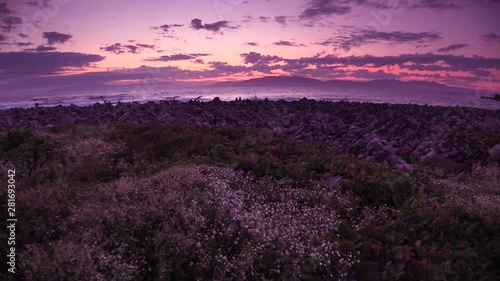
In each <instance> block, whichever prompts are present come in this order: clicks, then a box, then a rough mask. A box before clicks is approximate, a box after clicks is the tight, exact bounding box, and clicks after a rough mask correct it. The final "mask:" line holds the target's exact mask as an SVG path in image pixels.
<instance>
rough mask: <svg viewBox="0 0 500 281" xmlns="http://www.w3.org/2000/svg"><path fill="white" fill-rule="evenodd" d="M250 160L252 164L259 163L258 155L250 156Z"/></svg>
mask: <svg viewBox="0 0 500 281" xmlns="http://www.w3.org/2000/svg"><path fill="white" fill-rule="evenodd" d="M250 162H251V163H252V164H254V165H257V164H259V157H257V156H252V158H250Z"/></svg>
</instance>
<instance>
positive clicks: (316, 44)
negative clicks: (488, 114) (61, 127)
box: [0, 0, 500, 91]
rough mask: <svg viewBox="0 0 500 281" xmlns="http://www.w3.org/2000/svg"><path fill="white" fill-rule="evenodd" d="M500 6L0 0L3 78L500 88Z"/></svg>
mask: <svg viewBox="0 0 500 281" xmlns="http://www.w3.org/2000/svg"><path fill="white" fill-rule="evenodd" d="M499 12H500V1H497V0H481V1H465V0H454V1H453V0H449V1H434V0H418V1H406V0H391V1H381V0H363V1H360V0H353V1H351V0H292V1H278V0H254V1H252V0H248V1H242V0H241V1H240V0H209V1H195V0H190V1H180V0H175V1H166V0H155V1H147V2H144V1H132V0H121V1H118V0H110V1H97V0H89V1H76V0H22V1H13V0H12V1H11V0H0V16H1V23H0V24H1V29H0V32H1V33H0V85H2V86H1V87H2V88H4V89H7V90H16V89H23V88H30V87H31V88H37V87H42V86H43V87H47V86H51V85H52V86H54V87H55V86H61V85H66V84H68V85H69V84H74V83H77V82H75V81H83V80H85V83H89V84H96V83H103V84H110V83H111V84H114V83H120V81H136V82H137V81H141V80H142V79H146V78H147V77H155V78H158V79H162V80H165V81H178V82H181V81H191V82H192V81H226V80H244V79H250V78H256V77H263V76H278V75H286V76H303V77H310V78H316V79H320V80H335V79H338V80H352V81H368V80H373V79H397V80H401V81H411V80H419V81H431V82H437V83H442V84H446V85H448V86H456V87H466V88H471V89H477V88H478V87H479V88H487V89H490V90H494V91H500V74H499V73H500V53H499V50H500V17H499V16H498V15H499ZM68 74H70V75H68ZM82 77H83V78H82ZM78 83H80V82H78Z"/></svg>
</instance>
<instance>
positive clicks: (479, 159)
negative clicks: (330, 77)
mask: <svg viewBox="0 0 500 281" xmlns="http://www.w3.org/2000/svg"><path fill="white" fill-rule="evenodd" d="M155 122H159V123H173V122H186V123H189V124H199V125H209V126H226V125H229V126H236V127H247V128H263V129H268V130H272V131H274V132H276V133H278V134H283V135H286V136H289V137H291V138H292V139H295V140H299V141H309V142H324V143H325V144H327V145H328V146H331V147H335V148H337V149H340V150H342V151H344V152H348V153H351V154H354V155H356V157H357V158H359V159H362V160H368V161H376V162H386V163H388V164H389V165H390V166H393V167H400V168H403V169H411V168H412V167H411V165H409V164H408V162H409V161H407V160H408V158H409V157H413V158H416V159H419V160H422V161H423V162H429V164H431V165H432V164H433V163H434V164H436V165H439V166H445V167H447V168H449V169H451V170H453V171H470V170H471V169H472V170H474V169H476V168H477V167H480V166H484V165H487V164H489V163H490V162H495V161H497V160H498V159H496V158H495V156H494V155H496V154H498V153H497V152H496V150H498V149H500V147H499V146H496V147H495V150H494V151H492V149H493V147H494V146H495V145H496V143H495V139H494V140H489V139H488V138H491V136H493V138H494V136H495V135H500V110H486V109H478V108H466V107H443V106H426V105H414V104H383V103H358V102H327V101H315V100H308V99H301V100H298V101H268V100H256V101H252V100H243V101H232V102H223V101H220V100H219V99H217V98H216V99H214V100H213V101H210V102H179V101H161V102H147V103H144V104H141V103H137V102H132V103H118V104H116V105H111V104H110V103H96V104H94V105H91V106H84V107H79V106H74V105H71V106H56V107H50V108H47V107H33V108H28V109H20V108H12V109H7V110H2V111H0V127H4V128H52V127H56V126H62V125H63V126H64V125H73V124H105V123H133V124H148V123H155Z"/></svg>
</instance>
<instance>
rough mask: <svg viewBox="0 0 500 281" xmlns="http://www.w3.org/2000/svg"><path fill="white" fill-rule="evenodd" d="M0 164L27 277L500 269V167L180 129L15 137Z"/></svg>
mask: <svg viewBox="0 0 500 281" xmlns="http://www.w3.org/2000/svg"><path fill="white" fill-rule="evenodd" d="M0 159H1V160H0V166H2V167H3V168H6V167H15V169H16V174H17V187H16V188H17V189H16V195H17V204H18V206H17V207H18V216H19V223H18V225H19V230H18V237H17V240H18V244H17V245H16V247H17V251H18V253H19V260H18V261H19V271H20V274H19V275H18V278H19V279H25V280H40V279H43V280H69V279H82V280H243V279H245V280H299V279H300V280H348V279H354V280H396V279H397V280H495V277H497V276H499V275H500V272H499V270H498V268H500V260H499V259H498V257H499V256H500V239H498V238H497V236H496V235H495V233H498V231H499V230H500V229H499V227H500V223H499V222H500V217H498V214H500V212H499V211H500V210H499V209H498V206H500V204H499V203H500V190H499V189H498V187H499V186H500V175H499V173H498V167H491V168H486V169H484V170H483V171H482V172H481V173H480V174H470V175H448V174H445V173H443V172H442V171H439V170H435V169H433V170H429V169H428V168H425V167H419V166H418V165H417V166H416V169H415V170H414V171H411V172H409V171H407V172H404V171H400V170H393V169H391V168H390V167H387V166H384V165H382V164H379V163H369V162H363V161H359V160H358V159H356V158H355V157H353V156H351V155H346V154H343V153H341V152H338V151H335V150H332V149H331V148H328V147H326V146H325V145H324V144H321V143H305V142H296V141H292V140H290V139H288V138H286V137H284V136H281V135H277V134H274V133H272V132H269V131H265V130H260V129H244V128H235V127H229V126H227V127H208V126H197V125H189V124H183V123H175V124H171V125H162V124H149V125H128V124H121V125H112V124H105V125H98V126H97V125H96V126H83V125H78V126H65V127H56V128H52V129H49V130H4V131H0ZM1 192H2V195H5V194H3V193H5V192H6V191H5V190H2V191H1ZM0 204H2V206H1V207H2V208H4V207H5V206H4V205H5V202H1V203H0ZM47 218H51V219H50V220H48V219H47ZM2 259H4V257H2ZM1 267H2V271H1V272H6V270H4V269H6V268H4V267H6V262H4V261H3V260H2V265H1ZM0 277H2V278H11V280H13V279H12V276H10V275H1V276H0ZM7 280H8V279H7Z"/></svg>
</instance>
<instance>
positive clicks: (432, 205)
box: [427, 203, 437, 210]
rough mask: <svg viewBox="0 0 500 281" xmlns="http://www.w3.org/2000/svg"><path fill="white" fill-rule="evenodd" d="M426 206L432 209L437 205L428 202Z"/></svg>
mask: <svg viewBox="0 0 500 281" xmlns="http://www.w3.org/2000/svg"><path fill="white" fill-rule="evenodd" d="M427 207H429V209H433V210H434V209H436V207H437V206H436V204H434V203H429V205H427Z"/></svg>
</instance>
